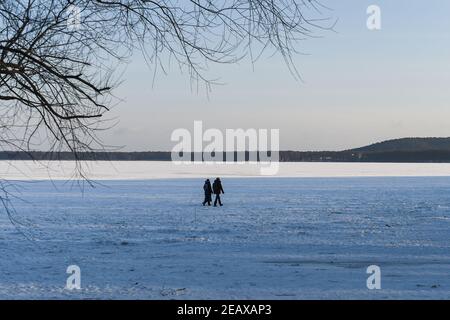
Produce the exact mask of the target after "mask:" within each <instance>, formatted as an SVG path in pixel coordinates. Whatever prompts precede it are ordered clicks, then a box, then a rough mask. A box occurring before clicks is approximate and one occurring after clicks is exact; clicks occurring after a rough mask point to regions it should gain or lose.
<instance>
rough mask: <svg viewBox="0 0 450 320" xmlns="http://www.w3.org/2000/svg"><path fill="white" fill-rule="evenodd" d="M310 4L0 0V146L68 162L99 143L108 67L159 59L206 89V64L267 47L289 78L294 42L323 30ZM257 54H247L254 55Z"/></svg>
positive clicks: (112, 72) (113, 79)
mask: <svg viewBox="0 0 450 320" xmlns="http://www.w3.org/2000/svg"><path fill="white" fill-rule="evenodd" d="M324 8H325V7H324V6H323V5H322V4H320V3H319V2H317V1H315V0H302V1H298V0H214V1H213V0H182V1H181V0H154V1H152V0H21V1H17V0H0V101H1V114H0V115H1V118H0V130H1V138H0V139H1V140H0V141H1V142H0V144H1V148H2V149H4V150H5V149H11V147H14V149H17V148H18V149H21V150H30V149H33V148H34V147H35V146H36V144H40V143H45V144H46V145H47V147H48V148H49V149H50V150H53V151H55V150H56V151H60V150H68V151H70V152H73V153H74V154H75V155H76V154H77V152H80V151H92V150H93V149H94V150H95V148H96V147H98V146H101V143H100V141H98V139H97V136H96V131H97V130H100V129H102V128H103V127H102V126H101V123H102V121H100V118H101V117H102V116H103V115H104V114H105V113H106V112H107V111H108V110H109V109H110V107H111V105H112V104H113V103H114V100H115V99H114V96H113V95H112V94H113V89H114V88H115V87H116V86H117V85H118V83H119V80H120V78H119V77H118V75H117V66H118V65H119V64H121V63H126V62H127V58H129V57H131V55H132V54H133V52H135V51H139V52H141V53H143V54H144V56H145V58H146V60H147V62H148V64H149V65H150V66H151V67H153V68H158V67H159V68H162V69H164V68H165V67H166V65H165V62H167V61H168V60H167V59H170V60H172V61H176V63H177V64H178V65H179V67H180V68H181V69H185V70H187V71H189V74H190V76H191V77H192V79H193V80H194V81H203V82H204V83H205V84H206V85H209V84H210V83H211V81H212V80H211V79H208V78H207V77H206V76H205V71H206V70H207V68H208V65H209V64H211V63H234V62H237V61H239V60H240V59H242V58H243V57H247V56H250V57H251V59H252V61H254V60H256V59H257V58H258V56H259V55H260V53H261V52H263V51H265V50H273V52H275V53H279V54H280V55H281V57H282V58H283V59H284V60H285V62H286V64H287V65H288V67H289V68H290V70H291V71H292V72H293V73H294V74H296V70H295V66H294V64H293V62H292V57H293V54H294V53H296V52H297V50H296V43H297V42H298V41H299V40H301V39H304V38H305V37H310V36H313V32H314V30H315V29H318V28H324V26H323V23H322V22H323V21H324V20H325V19H321V18H320V17H321V16H322V15H321V10H323V9H324ZM255 50H256V51H257V52H253V51H255Z"/></svg>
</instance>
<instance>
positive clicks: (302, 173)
mask: <svg viewBox="0 0 450 320" xmlns="http://www.w3.org/2000/svg"><path fill="white" fill-rule="evenodd" d="M77 165H78V166H80V167H81V168H82V170H83V172H84V173H86V174H87V175H88V177H89V178H90V179H93V180H144V179H172V178H175V179H177V178H203V177H205V176H206V177H209V176H220V177H261V168H262V167H267V166H268V165H267V164H265V165H260V164H251V163H244V164H237V163H230V162H226V163H195V164H175V163H173V162H170V161H86V162H81V163H78V164H77ZM75 168H76V164H75V162H73V161H42V162H33V161H0V177H1V178H3V179H12V180H24V179H35V180H47V179H53V180H66V179H73V178H77V176H76V175H74V173H75V172H76V170H75ZM275 176H276V177H299V178H300V177H377V176H382V177H386V176H391V177H411V176H450V163H344V162H343V163H333V162H297V163H294V162H281V163H279V171H278V173H277V174H276V175H275Z"/></svg>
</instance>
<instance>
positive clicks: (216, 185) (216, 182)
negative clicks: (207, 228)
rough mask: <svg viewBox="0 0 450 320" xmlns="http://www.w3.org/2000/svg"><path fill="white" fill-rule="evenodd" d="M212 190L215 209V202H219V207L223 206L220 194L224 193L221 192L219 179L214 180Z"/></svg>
mask: <svg viewBox="0 0 450 320" xmlns="http://www.w3.org/2000/svg"><path fill="white" fill-rule="evenodd" d="M212 188H213V192H214V194H215V195H216V198H215V199H214V207H217V202H219V205H220V206H223V204H222V201H220V194H221V193H225V192H224V191H223V188H222V182H221V181H220V178H216V180H214V183H213V186H212Z"/></svg>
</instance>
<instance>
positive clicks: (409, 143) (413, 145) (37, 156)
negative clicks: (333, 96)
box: [0, 138, 450, 162]
mask: <svg viewBox="0 0 450 320" xmlns="http://www.w3.org/2000/svg"><path fill="white" fill-rule="evenodd" d="M77 157H78V159H80V160H106V161H170V160H171V153H170V152H155V151H148V152H85V153H79V154H78V155H77ZM235 157H236V153H235ZM191 158H193V154H191ZM245 158H246V159H249V154H248V152H246V153H245ZM0 160H75V156H74V155H73V154H72V153H70V152H58V153H55V152H52V153H49V152H38V151H35V152H27V153H26V152H14V151H3V152H0ZM280 161H282V162H306V161H313V162H450V138H403V139H395V140H387V141H383V142H379V143H374V144H371V145H368V146H365V147H361V148H355V149H350V150H344V151H311V152H307V151H306V152H305V151H281V152H280Z"/></svg>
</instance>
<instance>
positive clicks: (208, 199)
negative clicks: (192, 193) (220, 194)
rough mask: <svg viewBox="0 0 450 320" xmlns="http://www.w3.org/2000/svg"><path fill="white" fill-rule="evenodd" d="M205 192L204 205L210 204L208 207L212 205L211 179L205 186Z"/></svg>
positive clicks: (207, 180)
mask: <svg viewBox="0 0 450 320" xmlns="http://www.w3.org/2000/svg"><path fill="white" fill-rule="evenodd" d="M203 190H204V191H205V200H203V205H205V204H206V203H208V206H210V205H211V202H212V196H211V195H212V192H213V191H212V187H211V181H209V179H206V181H205V184H204V185H203Z"/></svg>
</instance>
